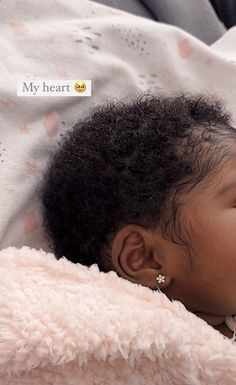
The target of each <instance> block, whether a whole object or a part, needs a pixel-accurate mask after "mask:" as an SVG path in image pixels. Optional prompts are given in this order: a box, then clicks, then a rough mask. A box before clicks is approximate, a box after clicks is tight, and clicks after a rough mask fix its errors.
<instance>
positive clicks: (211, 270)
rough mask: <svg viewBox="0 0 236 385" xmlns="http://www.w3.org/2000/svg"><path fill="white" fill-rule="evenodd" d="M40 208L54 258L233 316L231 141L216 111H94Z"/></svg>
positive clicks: (161, 105)
mask: <svg viewBox="0 0 236 385" xmlns="http://www.w3.org/2000/svg"><path fill="white" fill-rule="evenodd" d="M231 184H232V185H231ZM229 186H230V187H229ZM41 200H42V209H43V216H44V229H45V235H46V237H47V238H48V240H49V244H50V247H51V250H52V252H54V253H55V255H56V256H57V257H58V258H60V257H62V256H66V257H67V258H68V259H69V260H71V261H72V262H74V263H81V264H83V265H87V266H90V265H92V264H94V263H97V264H98V266H99V268H100V270H101V271H104V272H108V271H109V270H114V271H116V272H117V274H118V275H119V276H121V277H123V278H125V279H127V280H130V281H132V282H134V283H137V284H141V285H144V286H147V287H149V288H151V289H153V290H154V289H156V288H157V285H158V286H159V288H160V289H161V290H162V291H163V292H164V293H165V294H166V295H167V296H168V297H169V298H172V299H177V300H180V301H181V302H183V303H184V304H185V306H186V307H187V308H189V309H190V310H192V311H199V312H207V313H211V314H218V315H227V314H234V313H236V131H235V129H234V128H232V127H231V126H230V125H229V116H228V115H227V114H225V113H224V112H223V110H222V108H221V106H220V105H219V104H218V103H216V102H212V101H210V100H208V99H206V98H204V97H202V96H191V95H190V96H188V95H177V96H172V97H165V96H154V95H150V94H142V95H140V97H139V98H137V99H135V100H134V101H131V102H129V103H127V102H126V103H125V102H121V101H120V102H115V101H112V102H109V103H107V104H106V105H102V106H98V107H96V108H95V109H94V110H93V111H92V113H91V115H90V116H89V117H88V118H87V119H85V120H83V121H81V122H79V123H77V124H76V125H75V127H74V128H73V129H72V130H70V131H69V132H67V134H66V135H65V137H64V139H63V140H62V141H61V143H60V144H59V146H58V149H57V151H56V153H55V155H54V156H53V157H52V159H51V161H50V167H49V168H48V171H47V173H46V174H45V178H44V184H43V186H42V189H41ZM159 274H162V275H164V276H165V277H166V280H165V282H163V283H160V284H157V281H156V278H157V277H158V275H159Z"/></svg>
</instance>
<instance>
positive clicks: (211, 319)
mask: <svg viewBox="0 0 236 385" xmlns="http://www.w3.org/2000/svg"><path fill="white" fill-rule="evenodd" d="M234 182H235V185H232V186H231V187H227V186H228V185H230V184H233V183H234ZM220 190H223V191H222V192H221V193H220ZM182 203H183V207H182V208H181V211H182V223H185V224H186V226H187V228H188V241H189V242H190V243H191V248H190V249H189V247H186V246H184V245H178V244H176V243H174V242H171V241H169V240H167V239H165V238H164V237H163V235H162V232H161V230H160V229H159V227H157V228H156V229H155V230H150V229H147V228H144V227H142V226H138V225H135V224H129V225H126V226H124V227H123V228H121V229H120V230H119V231H118V232H117V233H116V234H115V236H114V237H113V239H112V240H111V242H110V250H109V251H108V250H106V252H110V255H111V259H112V264H113V269H114V270H115V271H116V272H117V273H118V274H119V275H120V276H121V277H122V278H124V279H128V280H129V281H131V282H134V283H137V284H141V285H143V286H146V287H149V288H151V289H156V288H157V281H156V277H157V276H158V275H159V274H162V275H164V276H165V278H166V280H165V282H164V283H160V284H158V286H159V288H160V289H161V291H162V292H163V293H164V294H166V295H167V296H168V297H169V298H171V299H174V300H178V301H181V302H182V303H183V304H184V305H185V307H186V308H187V309H188V310H189V311H192V312H193V313H195V314H196V315H197V316H199V317H200V318H202V319H204V320H205V321H206V322H207V323H208V324H209V325H211V326H213V327H215V328H216V329H217V330H219V331H220V332H221V333H222V334H224V335H225V336H227V337H229V338H232V336H233V332H232V331H231V330H230V329H228V327H227V326H226V324H224V319H225V317H226V316H227V315H234V314H236V295H235V294H236V280H235V276H236V236H235V229H236V161H235V160H234V161H230V162H227V163H226V164H225V165H224V166H222V169H221V170H220V172H219V173H218V174H217V175H216V176H215V179H214V186H213V185H210V187H209V185H207V180H206V181H205V182H204V183H203V184H202V185H201V187H200V188H198V189H197V190H195V191H192V192H191V193H188V194H187V195H186V196H185V197H184V201H183V202H182ZM190 250H191V252H190Z"/></svg>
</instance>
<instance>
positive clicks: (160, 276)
mask: <svg viewBox="0 0 236 385" xmlns="http://www.w3.org/2000/svg"><path fill="white" fill-rule="evenodd" d="M165 279H166V277H165V276H164V275H161V274H159V275H158V277H157V278H156V280H157V282H158V283H163V282H165Z"/></svg>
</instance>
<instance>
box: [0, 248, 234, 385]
mask: <svg viewBox="0 0 236 385" xmlns="http://www.w3.org/2000/svg"><path fill="white" fill-rule="evenodd" d="M0 309H1V311H0V384H1V385H190V384H191V385H234V384H235V383H236V380H235V379H236V365H235V362H236V349H235V345H234V344H233V343H232V342H231V341H230V340H229V339H227V338H226V337H224V336H223V335H222V334H221V333H219V332H218V331H217V330H215V329H213V328H212V327H211V326H209V325H208V324H207V323H206V322H205V321H203V320H201V319H200V318H198V317H196V316H195V315H194V314H192V313H190V312H188V311H187V310H186V309H185V307H184V306H183V305H182V304H181V303H180V302H178V301H173V302H171V301H169V299H168V298H167V297H166V296H165V295H164V294H160V293H158V292H155V291H152V290H150V289H148V288H147V287H143V286H141V285H136V284H133V283H131V282H129V281H126V280H124V279H122V278H120V277H118V276H117V274H116V273H115V272H109V273H107V274H105V273H102V272H100V271H99V269H98V267H97V265H93V266H91V267H90V268H88V267H86V266H82V265H80V264H77V265H76V264H73V263H72V262H69V261H68V260H66V259H65V258H63V259H60V260H58V261H57V260H56V259H55V257H54V256H53V254H49V253H45V252H44V251H42V250H41V251H40V250H34V249H30V248H28V247H23V248H22V249H20V250H17V249H16V248H13V247H9V248H8V249H6V250H1V251H0Z"/></svg>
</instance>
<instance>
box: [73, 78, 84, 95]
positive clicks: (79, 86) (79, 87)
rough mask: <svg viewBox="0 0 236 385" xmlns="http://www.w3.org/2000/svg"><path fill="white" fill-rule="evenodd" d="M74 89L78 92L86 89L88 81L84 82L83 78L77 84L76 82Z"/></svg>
mask: <svg viewBox="0 0 236 385" xmlns="http://www.w3.org/2000/svg"><path fill="white" fill-rule="evenodd" d="M74 89H75V91H77V92H84V91H85V90H86V83H85V82H83V81H82V80H78V81H77V82H76V83H75V84H74Z"/></svg>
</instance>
